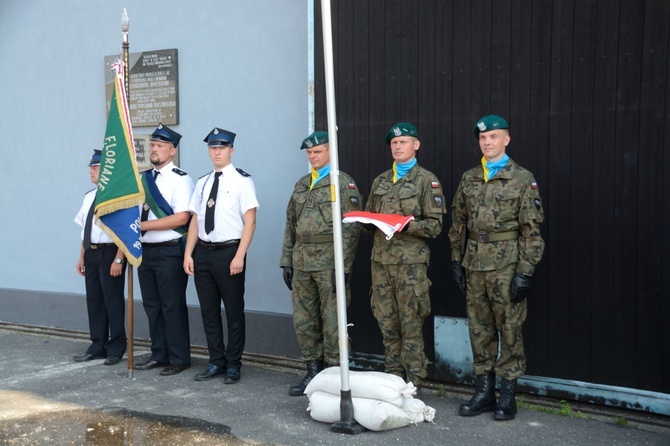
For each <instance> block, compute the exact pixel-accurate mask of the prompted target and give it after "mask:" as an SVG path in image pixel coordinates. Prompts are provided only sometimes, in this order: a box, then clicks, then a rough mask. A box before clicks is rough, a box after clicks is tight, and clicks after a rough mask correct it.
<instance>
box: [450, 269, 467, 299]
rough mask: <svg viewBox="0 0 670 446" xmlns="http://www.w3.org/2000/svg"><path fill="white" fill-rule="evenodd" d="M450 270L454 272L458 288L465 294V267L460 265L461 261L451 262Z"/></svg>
mask: <svg viewBox="0 0 670 446" xmlns="http://www.w3.org/2000/svg"><path fill="white" fill-rule="evenodd" d="M451 271H452V272H453V274H454V282H456V285H458V289H460V290H461V292H462V293H463V294H465V289H466V282H465V268H464V267H463V265H461V262H451Z"/></svg>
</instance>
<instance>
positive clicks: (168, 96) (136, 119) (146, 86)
mask: <svg viewBox="0 0 670 446" xmlns="http://www.w3.org/2000/svg"><path fill="white" fill-rule="evenodd" d="M119 57H120V56H105V93H106V96H107V110H108V111H109V101H111V99H112V87H113V81H114V78H113V73H112V70H111V69H110V66H111V64H112V63H113V62H114V61H115V60H116V59H119ZM128 58H129V64H130V98H129V100H128V105H129V107H130V121H131V123H132V125H133V128H135V127H154V126H158V124H159V123H163V124H165V125H176V124H179V76H178V73H179V70H178V64H177V49H169V50H156V51H145V52H142V53H130V54H129V57H128Z"/></svg>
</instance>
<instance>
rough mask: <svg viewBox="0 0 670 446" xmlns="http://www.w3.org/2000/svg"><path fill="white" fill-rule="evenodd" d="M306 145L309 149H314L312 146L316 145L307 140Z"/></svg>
mask: <svg viewBox="0 0 670 446" xmlns="http://www.w3.org/2000/svg"><path fill="white" fill-rule="evenodd" d="M305 145H306V146H307V147H309V148H312V146H314V144H312V141H311V140H309V139H307V140H305Z"/></svg>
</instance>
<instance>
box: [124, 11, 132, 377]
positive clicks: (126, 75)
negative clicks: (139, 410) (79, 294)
mask: <svg viewBox="0 0 670 446" xmlns="http://www.w3.org/2000/svg"><path fill="white" fill-rule="evenodd" d="M129 31H130V20H129V19H128V13H127V12H126V8H123V16H122V17H121V33H122V35H123V43H122V45H121V48H122V51H121V52H122V57H123V66H124V70H123V81H124V85H125V90H126V100H127V101H128V107H130V63H129V62H130V56H129V54H130V43H129V41H128V34H129ZM131 142H132V141H131ZM127 265H128V270H127V273H126V277H127V278H128V331H127V333H128V347H127V351H128V378H132V377H133V365H134V364H133V361H134V351H133V344H134V339H133V338H134V327H135V325H134V315H133V310H134V305H133V304H134V301H133V299H134V295H133V266H132V265H131V264H130V262H128V263H127Z"/></svg>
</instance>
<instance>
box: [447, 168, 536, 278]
mask: <svg viewBox="0 0 670 446" xmlns="http://www.w3.org/2000/svg"><path fill="white" fill-rule="evenodd" d="M451 208H452V209H451V211H452V224H451V228H450V230H449V240H450V243H451V259H452V260H453V261H462V264H463V266H465V267H466V268H467V269H469V270H473V271H493V270H496V269H499V268H502V267H504V266H507V265H509V264H511V263H515V262H518V264H517V268H516V271H517V272H518V273H522V274H527V275H532V274H533V272H535V266H536V265H537V264H538V263H539V262H540V259H541V258H542V252H543V251H544V240H542V237H541V236H540V223H541V222H542V221H543V220H544V212H543V211H542V201H541V199H540V193H539V191H538V188H537V183H536V182H535V178H533V174H532V173H530V172H529V171H528V170H526V169H524V168H523V167H521V166H519V165H518V164H516V163H515V162H514V161H512V160H511V159H510V160H509V161H508V162H507V165H506V166H505V167H504V168H503V169H502V170H501V171H500V172H499V173H498V174H497V175H496V176H495V177H493V178H492V179H490V180H489V181H488V182H484V172H483V169H482V167H481V166H477V167H474V168H472V169H470V170H468V171H467V172H465V173H464V174H463V177H462V178H461V182H460V184H459V186H458V190H457V191H456V194H455V195H454V201H453V204H452V207H451ZM461 224H466V225H467V228H468V230H469V231H470V232H471V233H472V232H475V233H490V234H493V233H502V232H510V231H518V232H519V237H518V239H516V240H504V241H495V242H488V243H484V242H479V241H477V240H468V241H467V247H466V250H465V255H464V259H461V251H460V249H461V246H460V245H461V242H460V235H459V233H458V228H459V226H460V225H461Z"/></svg>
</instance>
